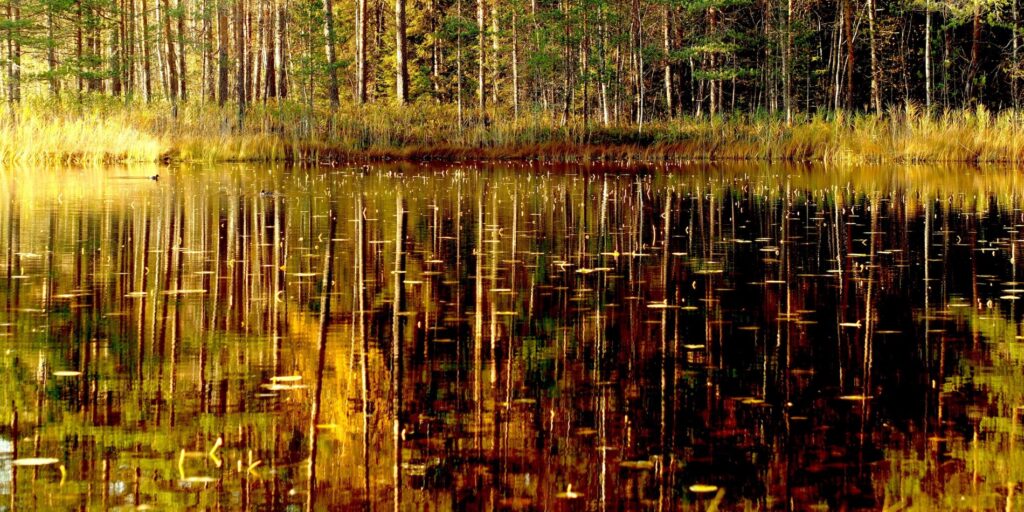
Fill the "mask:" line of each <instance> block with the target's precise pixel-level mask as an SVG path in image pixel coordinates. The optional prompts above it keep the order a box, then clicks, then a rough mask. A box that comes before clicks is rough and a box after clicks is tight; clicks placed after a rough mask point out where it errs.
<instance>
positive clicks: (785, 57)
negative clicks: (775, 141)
mask: <svg viewBox="0 0 1024 512" xmlns="http://www.w3.org/2000/svg"><path fill="white" fill-rule="evenodd" d="M783 42H784V45H783V49H782V106H783V108H785V109H786V124H787V125H791V124H793V87H792V84H791V82H792V80H793V77H792V74H793V73H792V69H793V0H787V2H786V30H785V34H783Z"/></svg>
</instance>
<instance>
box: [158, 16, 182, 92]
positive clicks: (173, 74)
mask: <svg viewBox="0 0 1024 512" xmlns="http://www.w3.org/2000/svg"><path fill="white" fill-rule="evenodd" d="M160 1H162V2H163V14H162V18H163V20H162V21H163V25H164V42H165V43H166V49H167V50H166V51H167V59H166V60H167V92H168V94H169V95H170V98H171V103H172V104H173V103H177V102H178V65H177V58H176V56H175V52H174V46H175V45H174V34H173V33H172V32H171V5H170V1H169V0H160Z"/></svg>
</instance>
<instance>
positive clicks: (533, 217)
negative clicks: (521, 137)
mask: <svg viewBox="0 0 1024 512" xmlns="http://www.w3.org/2000/svg"><path fill="white" fill-rule="evenodd" d="M156 172H159V173H160V179H159V180H158V181H154V180H150V179H146V178H145V177H146V176H148V175H151V174H153V173H156ZM0 189H2V196H0V197H2V198H3V201H2V202H0V249H2V250H0V422H2V423H3V426H2V427H0V502H2V504H0V509H9V510H10V509H66V508H76V509H78V508H89V509H102V508H121V509H134V508H136V507H140V506H145V507H153V508H158V509H178V508H186V507H199V508H211V509H223V510H237V509H258V510H282V509H290V510H302V509H305V508H307V507H312V508H313V509H323V510H328V509H330V510H336V509H343V508H344V509H359V508H365V509H373V510H394V509H395V508H396V503H399V505H398V508H400V509H402V510H707V509H717V510H749V509H762V510H764V509H793V510H807V509H812V508H819V509H825V508H845V509H881V508H892V509H896V508H909V509H938V508H941V509H951V508H964V509H972V510H989V509H1017V508H1020V506H1021V503H1024V497H1022V496H1020V494H1021V493H1022V492H1024V487H1022V482H1024V451H1022V450H1021V445H1024V438H1022V429H1024V427H1022V426H1021V424H1020V422H1021V419H1022V417H1024V415H1022V414H1021V411H1024V329H1022V327H1021V326H1022V320H1024V307H1022V306H1021V305H1019V304H1018V302H1020V301H1019V300H1018V299H1020V298H1024V276H1020V277H1019V276H1018V269H1020V271H1021V273H1024V265H1021V264H1018V263H1021V262H1020V261H1019V259H1020V257H1021V254H1020V253H1021V249H1022V245H1021V244H1022V240H1024V211H1022V210H1021V208H1022V204H1024V175H1018V174H1017V173H1016V172H1015V171H1012V170H1010V169H1005V168H1000V169H966V168H953V169H945V168H918V167H884V168H855V169H831V170H823V169H816V168H802V167H766V166H757V165H749V166H736V167H685V168H670V169H616V168H604V169H595V168H577V167H557V168H555V167H551V168H549V167H532V168H531V167H503V166H472V165H467V166H451V167H416V166H404V167H388V166H371V167H369V168H356V169H337V170H327V169H313V170H309V169H283V168H275V169H268V168H254V167H246V166H239V167H215V168H175V169H166V168H164V169H159V170H157V169H105V170H78V169H52V170H41V169H8V170H4V171H2V172H0ZM332 233H333V236H332ZM331 241H333V243H331ZM325 270H326V271H328V272H329V274H330V275H329V277H330V279H329V280H328V281H325V279H324V277H325V276H324V274H325ZM1018 279H1020V280H1021V281H1018ZM325 283H326V286H325ZM324 313H326V314H324ZM46 459H51V460H46ZM311 462H312V464H311ZM396 482H398V485H397V486H396Z"/></svg>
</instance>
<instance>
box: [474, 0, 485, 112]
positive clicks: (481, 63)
mask: <svg viewBox="0 0 1024 512" xmlns="http://www.w3.org/2000/svg"><path fill="white" fill-rule="evenodd" d="M486 1H487V0H476V30H477V50H478V51H479V54H478V55H477V75H476V85H477V88H476V100H477V108H478V109H479V110H480V120H481V121H483V118H484V108H486V107H487V94H486V89H487V84H486V82H485V81H484V68H485V67H487V66H486V62H487V60H486V53H487V52H486V46H485V45H484V36H485V34H486V31H485V28H486V25H484V2H486Z"/></svg>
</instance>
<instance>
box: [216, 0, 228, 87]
mask: <svg viewBox="0 0 1024 512" xmlns="http://www.w3.org/2000/svg"><path fill="white" fill-rule="evenodd" d="M225 2H227V0H217V104H218V105H220V106H222V107H223V106H224V104H225V103H227V101H228V12H227V8H226V6H225V5H224V4H225Z"/></svg>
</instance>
